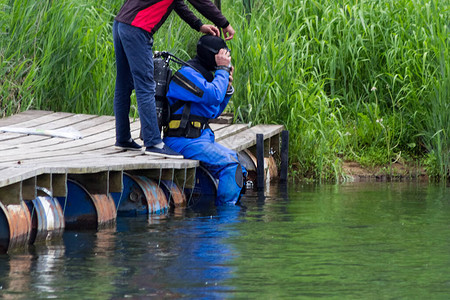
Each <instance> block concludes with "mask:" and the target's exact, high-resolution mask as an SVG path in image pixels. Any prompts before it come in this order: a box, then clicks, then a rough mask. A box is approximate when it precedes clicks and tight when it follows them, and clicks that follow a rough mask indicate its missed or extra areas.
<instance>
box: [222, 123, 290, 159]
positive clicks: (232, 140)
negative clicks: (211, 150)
mask: <svg viewBox="0 0 450 300" xmlns="http://www.w3.org/2000/svg"><path fill="white" fill-rule="evenodd" d="M282 130H283V126H282V125H257V126H255V127H251V128H249V129H247V130H245V131H242V132H239V133H238V134H236V135H233V136H230V137H228V138H226V139H223V140H221V141H219V144H221V145H223V146H225V147H227V148H230V149H232V150H235V151H238V152H239V151H241V150H244V149H246V148H249V147H251V146H253V145H255V144H256V134H258V133H261V134H263V137H264V140H265V139H268V138H270V137H272V136H274V135H276V134H279V133H280V132H281V131H282Z"/></svg>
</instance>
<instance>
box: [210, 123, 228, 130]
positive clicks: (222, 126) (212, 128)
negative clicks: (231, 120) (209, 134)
mask: <svg viewBox="0 0 450 300" xmlns="http://www.w3.org/2000/svg"><path fill="white" fill-rule="evenodd" d="M228 126H230V124H216V123H212V124H209V127H211V130H212V131H214V132H215V131H216V130H219V129H222V128H225V127H228Z"/></svg>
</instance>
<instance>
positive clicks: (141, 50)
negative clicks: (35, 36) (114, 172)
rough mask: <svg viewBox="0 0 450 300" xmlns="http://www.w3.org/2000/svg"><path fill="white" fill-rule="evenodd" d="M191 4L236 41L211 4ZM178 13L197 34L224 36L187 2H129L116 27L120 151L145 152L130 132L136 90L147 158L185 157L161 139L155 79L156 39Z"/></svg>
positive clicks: (194, 0) (195, 1)
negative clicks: (154, 35)
mask: <svg viewBox="0 0 450 300" xmlns="http://www.w3.org/2000/svg"><path fill="white" fill-rule="evenodd" d="M188 1H189V3H191V4H192V5H193V6H194V7H195V8H196V9H197V10H198V11H199V12H200V13H201V14H202V15H203V16H205V17H206V18H207V19H209V20H210V21H212V22H213V23H214V24H215V25H217V26H218V27H220V28H222V29H223V32H224V36H225V38H226V39H228V40H229V39H232V38H233V36H234V34H235V31H234V29H233V28H232V27H231V25H230V23H229V22H228V21H227V19H226V18H225V17H224V16H223V15H222V13H221V12H220V11H219V10H218V9H217V7H216V6H215V5H214V4H213V3H212V2H211V1H210V0H188ZM172 10H175V12H177V14H178V15H179V16H180V17H181V18H182V19H183V20H184V21H185V22H186V23H188V24H189V25H190V26H191V27H192V28H193V29H195V30H197V31H200V32H202V33H205V34H210V35H215V36H219V35H220V31H219V29H218V28H216V27H215V26H213V25H204V24H203V23H202V21H201V20H200V19H198V18H197V17H196V16H195V15H194V14H193V13H192V12H191V11H190V10H189V8H188V7H187V5H186V3H184V1H183V0H126V2H125V3H124V4H123V6H122V8H121V9H120V11H119V13H118V15H117V16H116V18H115V21H114V25H113V40H114V50H115V54H116V68H117V74H116V89H115V94H114V114H115V117H116V143H115V147H116V148H118V149H121V150H141V146H140V145H138V144H137V143H136V142H135V141H133V139H132V138H131V133H130V121H129V113H130V102H131V100H130V96H131V93H132V91H133V89H134V90H135V92H136V100H137V105H138V112H139V118H140V122H141V133H142V139H143V141H144V147H145V154H151V155H156V156H161V157H171V158H183V156H182V155H180V154H179V153H177V152H175V151H173V150H172V149H170V148H169V147H168V146H166V145H164V143H163V141H162V140H161V133H160V131H159V128H158V122H157V116H156V105H155V86H156V84H155V81H154V79H153V52H152V47H153V34H155V32H156V31H157V30H158V29H159V28H160V27H161V25H162V24H163V23H164V21H165V20H166V19H167V17H168V16H169V14H170V13H171V11H172Z"/></svg>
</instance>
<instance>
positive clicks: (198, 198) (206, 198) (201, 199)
mask: <svg viewBox="0 0 450 300" xmlns="http://www.w3.org/2000/svg"><path fill="white" fill-rule="evenodd" d="M217 187H218V182H217V180H216V179H215V178H214V177H213V176H212V175H211V174H210V173H209V171H208V170H207V169H206V168H204V167H202V166H199V167H197V169H196V170H195V185H194V187H193V188H185V189H184V193H185V194H186V197H187V198H188V199H187V206H189V207H192V206H204V205H206V206H209V205H210V204H211V203H214V201H215V199H216V197H217Z"/></svg>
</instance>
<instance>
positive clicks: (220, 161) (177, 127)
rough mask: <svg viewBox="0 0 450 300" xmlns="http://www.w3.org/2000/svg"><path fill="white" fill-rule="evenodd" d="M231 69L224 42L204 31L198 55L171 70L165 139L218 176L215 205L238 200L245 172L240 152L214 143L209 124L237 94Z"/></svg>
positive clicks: (243, 187)
mask: <svg viewBox="0 0 450 300" xmlns="http://www.w3.org/2000/svg"><path fill="white" fill-rule="evenodd" d="M233 70H234V68H233V67H232V66H231V54H230V50H229V49H228V47H227V45H226V43H225V41H224V40H223V39H221V38H220V37H217V36H212V35H204V36H202V37H201V38H200V39H199V41H198V43H197V55H196V56H195V57H194V58H193V59H191V60H189V61H188V62H187V63H186V64H185V65H184V66H182V67H181V68H180V70H178V71H177V72H176V73H175V74H174V75H173V77H172V80H171V82H170V84H169V88H168V92H167V99H168V101H169V105H170V111H171V114H170V122H169V125H168V126H167V127H166V129H165V131H164V143H165V144H167V145H168V146H169V147H170V148H172V149H173V150H175V151H177V152H179V153H181V154H183V156H184V157H185V158H189V159H195V160H199V161H200V162H201V164H202V165H203V166H204V167H205V168H206V169H207V170H208V171H209V172H210V173H211V175H212V176H213V177H214V178H216V179H217V180H218V181H219V184H218V189H217V198H216V205H224V204H239V199H240V195H241V193H242V192H243V191H244V190H245V179H244V178H245V176H246V175H247V171H246V170H245V168H244V167H243V166H242V165H241V163H240V162H239V159H238V156H237V153H236V152H235V151H233V150H230V149H228V148H226V147H224V146H222V145H220V144H218V143H216V142H215V137H214V132H213V131H212V130H211V129H210V127H209V125H208V120H209V119H215V118H217V117H218V116H220V114H221V113H222V112H223V110H224V109H225V107H226V106H227V104H228V101H229V100H230V98H231V96H232V95H233V93H234V88H233V86H232V84H231V83H232V81H233Z"/></svg>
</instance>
